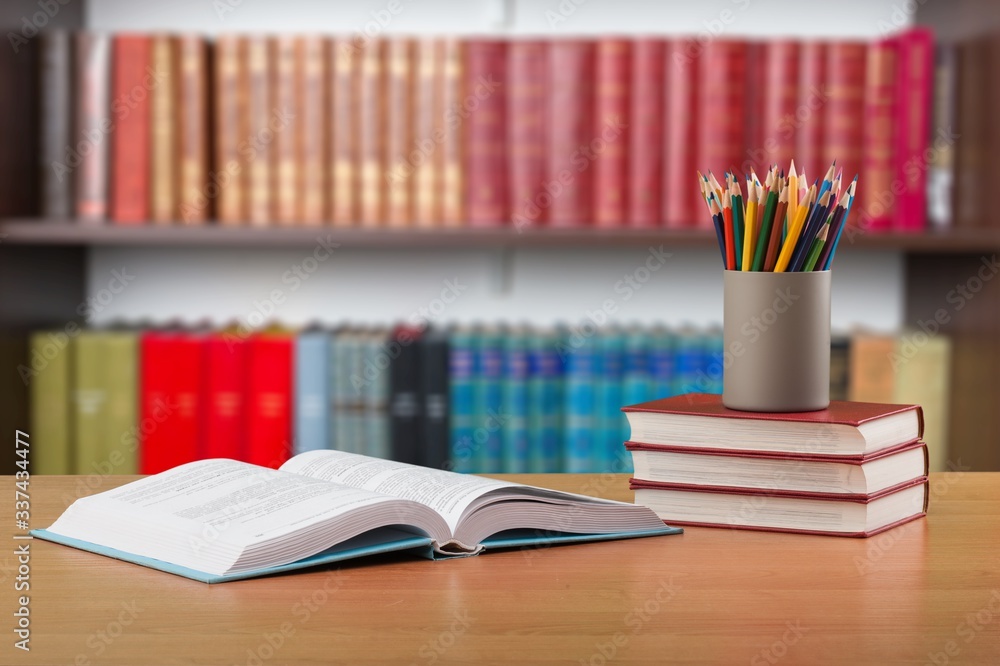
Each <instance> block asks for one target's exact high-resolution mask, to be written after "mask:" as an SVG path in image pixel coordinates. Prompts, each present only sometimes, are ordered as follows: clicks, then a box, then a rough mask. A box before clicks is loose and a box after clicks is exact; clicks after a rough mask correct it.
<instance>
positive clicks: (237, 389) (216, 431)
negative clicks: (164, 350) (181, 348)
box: [199, 333, 246, 460]
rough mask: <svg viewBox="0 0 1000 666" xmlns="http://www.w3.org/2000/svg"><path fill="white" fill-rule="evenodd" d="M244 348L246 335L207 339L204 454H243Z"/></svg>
mask: <svg viewBox="0 0 1000 666" xmlns="http://www.w3.org/2000/svg"><path fill="white" fill-rule="evenodd" d="M245 348H246V343H245V342H244V340H243V338H241V337H239V336H237V335H232V334H228V333H217V334H213V335H210V336H208V337H207V338H206V340H205V344H204V358H203V368H204V372H203V382H202V387H203V388H202V395H201V411H202V423H203V425H202V446H201V449H200V451H199V454H200V455H199V457H201V458H233V459H235V460H242V459H243V458H244V455H243V425H244V420H245V419H244V413H243V412H244V409H243V401H244V395H243V386H244V381H245V363H244V356H245Z"/></svg>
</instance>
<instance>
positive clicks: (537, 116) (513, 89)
mask: <svg viewBox="0 0 1000 666" xmlns="http://www.w3.org/2000/svg"><path fill="white" fill-rule="evenodd" d="M545 53H546V45H545V42H542V41H512V42H510V43H509V44H508V45H507V140H508V142H509V146H510V154H509V155H508V156H507V167H508V178H509V180H508V183H507V185H508V188H509V191H510V214H511V222H512V223H513V225H514V227H515V228H516V229H522V228H525V227H532V226H539V225H541V224H543V223H544V221H545V209H544V208H543V207H542V206H540V205H539V203H538V195H539V193H540V192H542V183H543V182H544V180H545V88H546V85H545Z"/></svg>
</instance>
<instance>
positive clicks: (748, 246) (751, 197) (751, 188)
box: [743, 181, 757, 271]
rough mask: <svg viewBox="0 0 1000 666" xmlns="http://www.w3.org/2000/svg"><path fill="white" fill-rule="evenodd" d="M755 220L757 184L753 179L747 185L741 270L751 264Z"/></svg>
mask: <svg viewBox="0 0 1000 666" xmlns="http://www.w3.org/2000/svg"><path fill="white" fill-rule="evenodd" d="M756 221H757V186H756V185H754V183H753V181H750V184H749V185H747V211H746V220H745V222H744V223H743V226H744V228H743V232H744V238H743V270H744V271H749V270H750V268H751V265H752V264H753V250H754V240H756V236H755V235H754V229H755V228H756V226H755V223H756Z"/></svg>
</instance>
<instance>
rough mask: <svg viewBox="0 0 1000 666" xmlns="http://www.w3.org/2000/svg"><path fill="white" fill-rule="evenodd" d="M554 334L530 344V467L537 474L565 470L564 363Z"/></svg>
mask: <svg viewBox="0 0 1000 666" xmlns="http://www.w3.org/2000/svg"><path fill="white" fill-rule="evenodd" d="M558 346H559V338H558V336H557V335H556V333H555V332H554V331H551V330H549V331H538V332H535V333H533V334H532V335H531V337H530V340H529V342H528V436H529V438H530V443H529V444H528V451H529V454H528V458H529V462H528V467H529V471H531V472H534V473H550V472H559V471H561V470H562V443H563V438H562V431H563V377H564V375H563V363H562V358H561V356H560V354H559V349H558Z"/></svg>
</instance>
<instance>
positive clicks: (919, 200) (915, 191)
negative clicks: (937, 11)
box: [865, 27, 934, 231]
mask: <svg viewBox="0 0 1000 666" xmlns="http://www.w3.org/2000/svg"><path fill="white" fill-rule="evenodd" d="M897 44H898V53H899V60H898V70H897V71H898V76H897V78H896V86H897V88H896V90H897V93H896V117H897V119H898V123H899V124H898V126H897V128H896V145H895V165H894V166H895V179H896V180H897V181H899V183H900V184H901V185H902V188H903V193H902V194H901V195H899V201H898V203H897V205H896V207H895V215H894V216H893V220H892V226H893V227H894V228H896V229H898V230H900V231H922V230H923V229H924V227H925V226H926V220H927V169H928V167H929V166H930V165H929V164H928V160H927V158H926V157H925V156H924V153H925V151H926V150H927V144H928V141H929V140H930V138H929V137H930V125H931V120H930V117H931V89H932V88H933V81H932V78H933V76H934V33H933V32H931V30H930V29H929V28H925V27H916V28H913V29H911V30H908V31H907V32H905V33H903V34H902V35H900V36H899V37H898V38H897ZM865 120H866V121H867V120H868V118H867V117H866V118H865ZM865 148H866V149H867V148H868V143H867V141H866V142H865ZM867 187H869V185H867V184H866V188H867Z"/></svg>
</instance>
